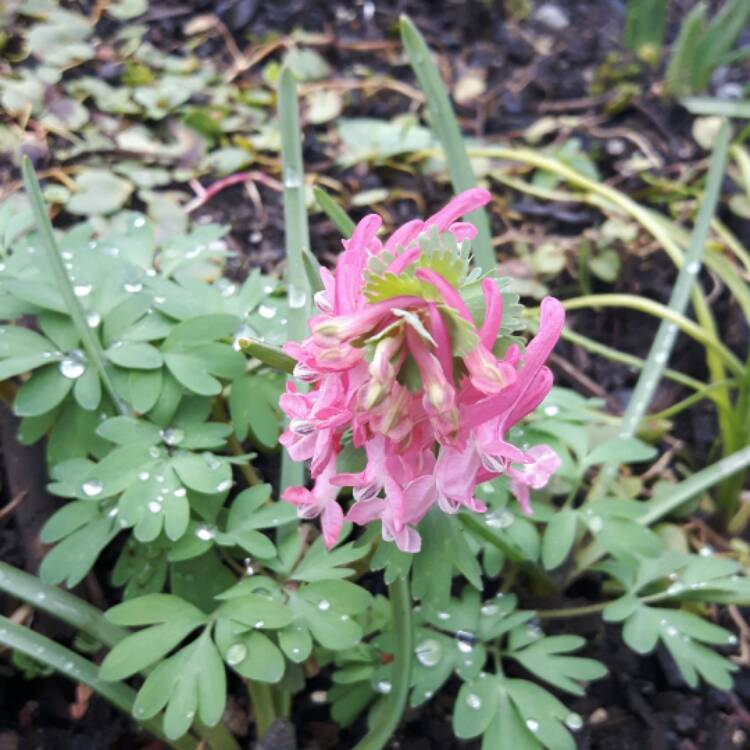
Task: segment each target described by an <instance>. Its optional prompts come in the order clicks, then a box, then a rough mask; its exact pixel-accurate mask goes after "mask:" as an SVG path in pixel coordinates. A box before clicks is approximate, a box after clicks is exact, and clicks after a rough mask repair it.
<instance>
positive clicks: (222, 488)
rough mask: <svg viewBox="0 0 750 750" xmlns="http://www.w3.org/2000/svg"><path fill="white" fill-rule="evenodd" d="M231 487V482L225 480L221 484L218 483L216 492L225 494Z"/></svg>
mask: <svg viewBox="0 0 750 750" xmlns="http://www.w3.org/2000/svg"><path fill="white" fill-rule="evenodd" d="M231 486H232V480H231V479H225V480H224V481H223V482H219V484H217V485H216V491H217V492H226V491H227V490H228V489H229V488H230V487H231Z"/></svg>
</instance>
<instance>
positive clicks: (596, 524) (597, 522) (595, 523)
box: [589, 516, 604, 534]
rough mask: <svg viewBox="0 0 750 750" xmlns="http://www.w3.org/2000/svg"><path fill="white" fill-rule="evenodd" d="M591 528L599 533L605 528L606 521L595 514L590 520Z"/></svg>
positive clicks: (595, 532)
mask: <svg viewBox="0 0 750 750" xmlns="http://www.w3.org/2000/svg"><path fill="white" fill-rule="evenodd" d="M589 528H590V529H591V531H592V532H593V533H594V534H598V533H599V532H600V531H601V530H602V529H603V528H604V521H603V520H602V518H601V516H593V517H592V518H591V520H590V521H589Z"/></svg>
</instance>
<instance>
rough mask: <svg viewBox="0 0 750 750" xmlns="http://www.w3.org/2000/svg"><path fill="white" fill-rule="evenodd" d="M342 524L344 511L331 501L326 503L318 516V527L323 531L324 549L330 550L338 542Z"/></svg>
mask: <svg viewBox="0 0 750 750" xmlns="http://www.w3.org/2000/svg"><path fill="white" fill-rule="evenodd" d="M343 524H344V511H343V510H341V506H340V505H339V504H338V503H337V502H336V501H335V500H332V501H331V502H329V503H326V505H325V507H324V508H323V513H322V514H321V516H320V527H321V529H322V531H323V544H324V545H325V548H326V549H331V547H333V546H334V545H335V544H336V542H337V541H338V540H339V535H340V534H341V527H342V526H343Z"/></svg>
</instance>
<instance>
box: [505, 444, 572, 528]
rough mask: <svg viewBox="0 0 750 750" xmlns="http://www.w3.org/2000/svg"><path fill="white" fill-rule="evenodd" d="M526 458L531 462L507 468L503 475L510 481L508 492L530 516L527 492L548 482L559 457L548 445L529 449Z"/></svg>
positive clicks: (558, 462) (558, 461)
mask: <svg viewBox="0 0 750 750" xmlns="http://www.w3.org/2000/svg"><path fill="white" fill-rule="evenodd" d="M526 456H527V457H528V458H530V459H531V461H529V462H528V463H523V464H522V465H521V467H520V468H518V469H516V468H513V467H511V468H508V469H506V472H505V473H506V474H507V475H508V476H509V477H510V479H511V482H510V490H511V492H512V493H513V494H514V495H515V496H516V499H517V500H518V502H519V503H520V505H521V509H522V510H523V512H524V513H526V514H527V515H530V514H531V505H530V503H529V490H530V489H534V490H539V489H541V488H542V487H544V486H545V485H546V484H547V482H549V478H550V477H551V476H552V475H553V474H554V473H555V472H556V471H557V470H558V469H559V468H560V456H558V455H557V453H555V452H554V451H553V450H552V448H550V447H549V446H548V445H535V446H533V447H532V448H529V450H528V452H527V454H526Z"/></svg>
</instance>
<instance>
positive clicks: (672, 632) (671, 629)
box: [666, 625, 677, 638]
mask: <svg viewBox="0 0 750 750" xmlns="http://www.w3.org/2000/svg"><path fill="white" fill-rule="evenodd" d="M666 632H667V635H668V636H669V637H670V638H674V637H675V636H676V635H677V628H676V627H674V625H670V626H669V627H668V628H667V631H666Z"/></svg>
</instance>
